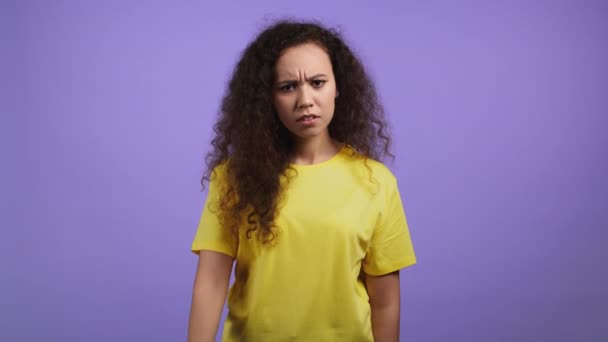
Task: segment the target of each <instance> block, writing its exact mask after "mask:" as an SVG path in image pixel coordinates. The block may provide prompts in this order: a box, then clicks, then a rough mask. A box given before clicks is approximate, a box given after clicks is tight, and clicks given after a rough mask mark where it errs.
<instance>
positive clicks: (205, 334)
mask: <svg viewBox="0 0 608 342" xmlns="http://www.w3.org/2000/svg"><path fill="white" fill-rule="evenodd" d="M275 79H276V80H275V84H274V86H273V94H272V95H273V104H274V106H275V109H276V112H277V114H278V116H279V119H280V120H281V122H282V123H283V124H284V125H285V127H286V128H287V129H288V130H289V131H290V133H291V135H292V137H293V139H294V141H295V148H294V151H292V156H291V162H292V163H295V164H315V163H319V162H322V161H325V160H328V159H330V158H331V157H333V156H334V155H335V154H336V153H338V151H339V150H340V148H341V147H342V144H341V143H339V142H337V141H335V140H334V139H332V138H331V137H330V135H329V131H328V129H327V127H328V126H329V123H330V122H331V120H332V118H333V116H334V109H335V99H336V97H338V96H339V93H338V91H337V89H336V80H335V78H334V74H333V71H332V65H331V60H330V58H329V56H328V55H327V53H326V52H325V50H323V49H322V48H321V47H319V46H318V45H316V44H313V43H306V44H301V45H297V46H295V47H291V48H289V49H286V50H285V51H284V52H283V54H282V55H281V57H280V58H279V60H278V61H277V63H276V69H275ZM309 113H314V114H316V115H318V116H319V118H318V120H317V121H316V122H315V123H314V124H312V125H304V124H302V123H301V122H298V121H297V119H298V118H300V116H301V115H303V114H309ZM233 263H234V259H233V258H232V257H230V256H227V255H224V254H222V253H217V252H212V251H201V252H200V256H199V262H198V267H197V271H196V276H195V281H194V289H193V296H192V307H191V311H190V321H189V326H188V341H189V342H207V341H209V342H211V341H214V339H215V335H216V333H217V328H218V325H219V321H220V317H221V313H222V309H223V306H224V303H225V301H226V295H227V291H228V283H229V280H230V273H231V271H232V266H233ZM365 284H366V288H367V291H368V294H369V298H370V308H371V314H372V315H371V316H372V317H371V321H372V331H373V335H374V340H375V341H380V342H385V341H386V342H389V341H390V342H397V341H399V310H400V292H399V272H393V273H390V274H387V275H382V276H370V275H366V276H365Z"/></svg>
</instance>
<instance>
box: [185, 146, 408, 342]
mask: <svg viewBox="0 0 608 342" xmlns="http://www.w3.org/2000/svg"><path fill="white" fill-rule="evenodd" d="M353 153H356V152H354V150H353V149H352V148H351V147H350V146H348V145H345V147H344V148H342V149H341V150H340V152H339V153H338V154H336V155H335V156H333V157H332V158H331V159H329V160H327V161H324V162H321V163H317V164H312V165H297V164H291V166H292V167H294V168H295V169H296V170H297V172H298V175H297V176H296V177H295V178H293V179H292V180H291V181H290V183H289V185H288V188H287V191H286V192H285V198H284V199H285V200H284V202H283V203H284V205H282V204H280V205H282V207H281V209H280V211H279V212H278V216H277V219H276V221H275V223H276V225H277V226H278V227H279V229H280V230H279V231H278V235H277V241H276V242H277V243H276V245H274V246H272V247H267V246H261V245H260V242H259V241H258V240H257V239H256V237H255V236H254V237H253V238H252V239H248V238H247V237H246V235H245V232H241V233H240V234H239V238H238V240H237V239H236V238H233V237H232V235H231V233H230V232H229V231H228V229H223V228H222V227H220V225H219V221H218V218H217V217H216V216H215V214H214V213H215V211H213V212H212V211H211V210H209V205H210V204H212V203H215V202H214V201H217V199H218V197H219V195H220V193H221V191H220V190H218V189H219V185H218V183H219V182H220V181H221V179H222V172H223V167H222V166H221V165H220V166H219V167H217V168H216V172H217V173H218V177H215V178H213V177H212V180H211V181H210V184H209V192H208V195H207V200H206V203H205V207H204V209H203V213H202V216H201V219H200V223H199V226H198V230H197V233H196V236H195V238H194V241H193V243H192V251H193V252H195V253H198V251H200V250H202V249H204V250H211V251H216V252H221V253H224V254H227V255H230V256H232V257H233V258H235V259H236V269H235V282H234V284H233V285H232V287H231V288H230V291H229V294H228V310H229V313H228V317H227V319H226V322H225V323H224V331H223V341H255V342H257V341H267V342H270V341H286V340H290V341H315V342H320V341H373V335H372V330H371V316H370V305H369V301H368V299H369V297H368V295H367V292H366V290H365V287H364V285H363V282H362V280H361V279H360V278H359V275H360V273H361V272H365V273H366V274H369V275H383V274H387V273H390V272H393V271H396V270H399V269H401V268H403V267H406V266H409V265H412V264H415V263H416V256H415V254H414V249H413V246H412V243H411V239H410V234H409V230H408V226H407V222H406V217H405V213H404V210H403V207H402V203H401V198H400V195H399V189H398V187H397V181H396V178H395V176H394V175H393V174H392V173H391V171H390V170H389V169H388V168H386V166H384V165H383V164H382V163H380V162H378V161H374V160H371V159H368V160H367V166H369V168H371V171H372V173H371V176H372V177H373V179H371V180H370V173H369V170H368V169H367V167H366V166H365V164H364V163H363V160H362V159H360V158H356V157H354V156H353V155H352V154H353ZM245 230H246V229H245Z"/></svg>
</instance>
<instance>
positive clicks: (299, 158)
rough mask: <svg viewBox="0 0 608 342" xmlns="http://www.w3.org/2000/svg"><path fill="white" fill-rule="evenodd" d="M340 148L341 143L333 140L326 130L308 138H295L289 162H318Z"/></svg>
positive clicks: (305, 163) (304, 163) (306, 163)
mask: <svg viewBox="0 0 608 342" xmlns="http://www.w3.org/2000/svg"><path fill="white" fill-rule="evenodd" d="M341 148H342V144H341V143H339V142H337V141H335V140H333V139H332V138H331V137H330V136H329V133H328V132H326V134H321V135H319V136H315V137H312V138H309V139H296V141H295V147H294V149H293V151H292V157H291V162H292V163H294V164H303V165H309V164H316V163H320V162H323V161H326V160H328V159H330V158H331V157H333V156H334V155H336V153H338V151H340V149H341Z"/></svg>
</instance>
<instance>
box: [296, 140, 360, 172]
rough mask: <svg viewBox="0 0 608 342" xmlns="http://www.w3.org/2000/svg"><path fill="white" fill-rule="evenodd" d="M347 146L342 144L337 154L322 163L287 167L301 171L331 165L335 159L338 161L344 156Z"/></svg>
mask: <svg viewBox="0 0 608 342" xmlns="http://www.w3.org/2000/svg"><path fill="white" fill-rule="evenodd" d="M347 146H348V144H343V145H342V147H340V149H339V150H338V152H336V154H334V155H333V156H331V157H330V158H329V159H327V160H324V161H322V162H318V163H314V164H294V163H289V166H290V167H293V168H295V169H300V170H303V169H315V168H319V167H323V166H326V165H328V164H332V163H333V162H335V161H336V160H337V159H339V158H340V156H341V155H343V154H344V151H345V150H346V148H347Z"/></svg>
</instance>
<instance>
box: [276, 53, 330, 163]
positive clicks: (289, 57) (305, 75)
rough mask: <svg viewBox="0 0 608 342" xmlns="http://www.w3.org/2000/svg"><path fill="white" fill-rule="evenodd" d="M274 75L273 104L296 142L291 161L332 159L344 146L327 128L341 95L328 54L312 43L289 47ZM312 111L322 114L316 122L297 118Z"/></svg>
mask: <svg viewBox="0 0 608 342" xmlns="http://www.w3.org/2000/svg"><path fill="white" fill-rule="evenodd" d="M275 78H276V81H275V84H274V87H273V104H274V106H275V109H276V111H277V114H278V116H279V119H280V120H281V122H282V123H283V125H285V127H287V129H288V130H289V131H290V132H291V135H292V137H293V139H294V141H295V149H294V151H293V156H292V162H293V163H295V164H315V163H318V162H322V161H324V160H327V159H329V158H331V157H332V156H333V155H335V154H336V153H337V152H338V151H339V149H340V148H341V145H340V143H338V142H336V141H334V140H333V139H332V138H331V137H330V136H329V131H328V129H327V126H328V125H329V123H330V122H331V119H332V118H333V115H334V109H335V100H336V97H337V96H338V92H337V90H336V81H335V78H334V74H333V71H332V66H331V60H330V59H329V56H328V55H327V53H326V52H325V51H324V50H323V49H322V48H321V47H319V46H318V45H316V44H313V43H307V44H302V45H298V46H295V47H291V48H288V49H286V50H285V51H284V52H283V54H282V55H281V57H279V59H278V61H277V63H276V69H275ZM309 113H313V114H316V115H318V116H319V119H318V120H317V121H316V122H315V123H314V124H313V125H310V126H308V125H304V124H302V123H301V122H298V121H297V119H298V118H299V117H300V116H301V115H303V114H309Z"/></svg>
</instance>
